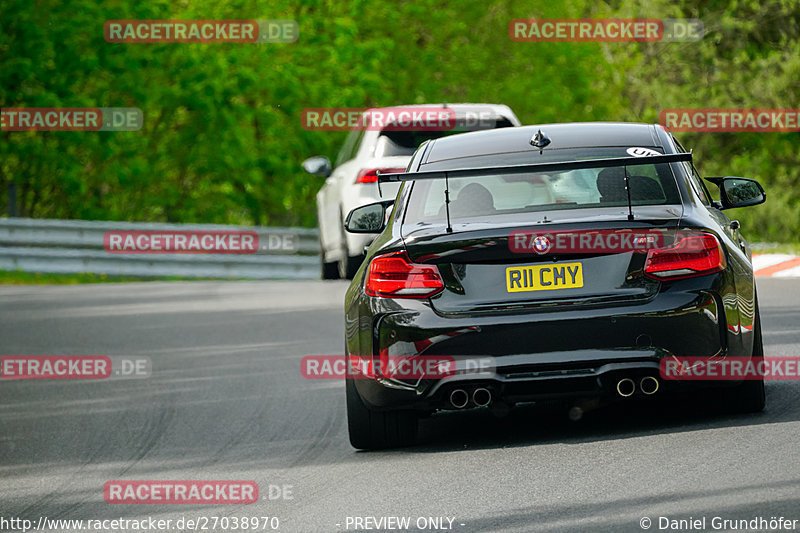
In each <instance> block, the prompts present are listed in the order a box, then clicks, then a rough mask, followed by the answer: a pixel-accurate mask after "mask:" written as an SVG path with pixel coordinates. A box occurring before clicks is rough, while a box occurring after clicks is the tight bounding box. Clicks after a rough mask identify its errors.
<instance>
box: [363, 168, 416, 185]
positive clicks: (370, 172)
mask: <svg viewBox="0 0 800 533" xmlns="http://www.w3.org/2000/svg"><path fill="white" fill-rule="evenodd" d="M405 171H406V169H404V168H365V169H363V170H361V171H360V172H359V173H358V176H357V177H356V183H376V182H377V181H378V172H380V173H381V174H398V173H400V172H405Z"/></svg>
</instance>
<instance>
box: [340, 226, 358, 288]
mask: <svg viewBox="0 0 800 533" xmlns="http://www.w3.org/2000/svg"><path fill="white" fill-rule="evenodd" d="M363 260H364V256H363V255H361V254H359V255H356V256H353V257H351V256H350V250H348V249H347V236H346V235H345V233H344V226H342V257H341V259H339V277H340V278H342V279H353V278H354V277H355V275H356V272H358V267H360V266H361V262H362V261H363Z"/></svg>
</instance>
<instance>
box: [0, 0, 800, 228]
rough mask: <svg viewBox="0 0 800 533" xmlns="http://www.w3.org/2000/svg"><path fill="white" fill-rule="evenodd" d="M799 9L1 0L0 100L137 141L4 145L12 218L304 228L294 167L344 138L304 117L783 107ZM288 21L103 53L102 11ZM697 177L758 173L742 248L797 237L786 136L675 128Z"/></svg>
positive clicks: (773, 5) (303, 184)
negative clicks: (286, 27) (635, 37)
mask: <svg viewBox="0 0 800 533" xmlns="http://www.w3.org/2000/svg"><path fill="white" fill-rule="evenodd" d="M798 15H800V11H799V8H798V4H797V2H795V1H787V0H768V1H766V2H761V3H759V2H756V1H755V0H736V1H734V2H728V3H723V2H714V1H704V2H700V3H697V2H688V1H678V2H675V1H670V2H667V1H666V0H653V1H649V2H646V4H645V6H644V7H643V6H642V4H640V3H635V2H633V1H632V0H620V1H609V2H607V3H599V4H598V3H595V2H590V1H588V0H567V1H566V2H560V3H541V2H540V3H520V2H514V1H512V0H483V1H482V0H459V1H454V0H451V1H442V0H420V1H417V2H413V3H406V2H386V3H381V2H365V1H358V0H352V1H350V2H344V1H336V0H308V1H305V2H302V3H298V2H289V1H288V0H271V1H269V2H257V1H255V0H217V1H214V2H211V1H209V0H203V1H197V2H191V3H190V2H184V1H178V2H169V1H166V0H157V1H153V2H133V1H130V0H115V1H110V2H93V1H90V0H72V1H71V2H60V1H58V0H42V1H37V2H30V1H29V0H3V2H2V3H0V27H1V31H0V106H2V107H45V106H63V107H79V106H93V107H138V108H140V109H142V110H143V112H144V126H143V128H142V129H141V130H140V131H137V132H91V133H89V132H3V133H0V215H2V214H6V213H5V210H6V204H7V198H6V192H7V190H8V188H9V187H8V186H9V183H14V184H16V189H17V191H18V198H19V199H18V207H19V210H20V214H22V215H23V216H32V217H42V218H79V219H105V220H140V221H170V222H215V223H236V224H248V223H250V224H266V225H304V226H313V225H314V224H315V223H316V220H315V209H314V196H315V194H316V192H317V190H318V189H319V187H320V186H321V185H322V181H321V180H320V178H318V177H314V176H309V175H307V174H305V173H304V172H303V171H302V170H301V168H300V162H301V161H302V160H303V159H305V158H306V157H308V156H311V155H316V154H324V155H328V156H329V157H331V158H333V157H334V156H335V153H336V151H337V150H338V148H339V146H340V145H341V143H342V142H343V140H344V135H345V134H343V133H336V132H309V131H305V130H304V129H303V128H302V126H301V122H300V116H301V112H302V110H303V108H306V107H327V106H353V107H362V106H384V105H395V104H404V103H410V104H415V103H425V102H459V101H467V102H470V101H471V102H497V103H505V104H508V105H509V106H510V107H511V108H512V109H514V110H515V112H516V113H517V114H518V115H519V116H520V118H521V120H522V121H523V123H545V122H566V121H594V120H632V121H646V122H655V121H657V120H658V113H659V111H660V110H661V109H664V108H671V107H676V108H687V107H719V108H723V107H762V108H788V107H798V102H800V99H799V98H798V96H800V95H799V94H798V92H799V91H800V82H798V80H800V75H799V71H800V37H798V36H800V31H798V30H800V28H798V20H800V16H798ZM610 16H619V17H650V18H660V17H672V18H680V17H688V18H700V19H702V20H703V21H704V23H705V26H706V31H707V34H706V37H705V38H704V39H703V41H701V42H699V43H641V44H640V43H602V44H601V43H520V42H515V41H512V40H511V39H510V38H509V37H508V23H509V21H510V20H511V19H514V18H528V17H554V18H567V17H610ZM136 18H141V19H226V18H228V19H230V18H236V19H242V18H248V19H294V20H297V21H298V23H299V25H300V39H299V41H298V42H297V43H287V44H111V43H108V42H106V41H105V40H104V38H103V24H104V22H105V21H106V20H110V19H136ZM678 137H679V139H680V140H681V141H682V142H683V143H684V144H686V145H688V146H691V147H694V148H695V153H696V154H697V155H698V161H699V162H700V165H699V166H700V171H701V173H704V174H707V175H720V174H722V175H743V176H748V177H755V178H757V179H759V180H761V181H762V183H763V184H764V186H765V188H766V189H767V191H768V193H769V199H768V204H767V205H766V206H761V207H756V208H751V209H744V210H741V213H734V215H735V216H736V217H738V218H739V219H740V220H741V221H742V224H743V227H744V228H745V230H746V233H747V234H748V235H749V236H750V237H751V238H752V237H756V238H759V239H765V240H770V241H796V240H797V238H796V237H795V236H796V235H797V234H798V233H800V192H799V189H798V187H797V185H798V179H799V178H800V165H798V150H797V147H798V142H797V141H798V134H797V133H791V134H780V133H764V134H755V133H723V134H708V133H704V134H700V133H696V134H679V135H678Z"/></svg>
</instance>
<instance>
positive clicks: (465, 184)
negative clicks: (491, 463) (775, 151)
mask: <svg viewBox="0 0 800 533" xmlns="http://www.w3.org/2000/svg"><path fill="white" fill-rule="evenodd" d="M705 179H706V180H707V181H708V182H710V183H712V184H713V185H714V186H716V187H718V188H719V198H720V199H719V200H718V201H716V200H713V199H712V197H711V195H710V194H709V191H708V189H707V187H706V184H705V183H704V180H702V179H701V178H700V176H699V175H698V172H697V171H696V169H695V167H694V165H693V163H692V155H691V153H690V152H688V151H687V150H686V149H684V148H683V147H682V146H681V145H680V144H679V143H678V141H677V140H676V139H675V138H674V137H673V136H672V135H671V134H670V133H669V131H667V130H666V129H665V128H663V127H662V126H659V125H653V124H634V123H573V124H543V125H538V126H524V127H517V128H505V129H499V130H491V131H481V132H473V133H465V134H460V135H454V136H450V137H445V138H441V139H436V140H432V141H428V142H426V143H424V144H422V145H421V146H420V147H419V148H418V149H417V151H416V153H415V154H414V156H413V158H412V160H411V162H410V163H409V166H408V168H407V171H406V173H403V174H388V175H381V176H380V177H379V184H380V183H386V182H401V183H402V186H401V187H400V189H399V192H398V194H397V197H396V198H395V199H394V200H386V201H383V202H379V203H375V204H370V205H366V206H363V207H360V208H358V209H355V210H354V211H353V212H352V213H350V216H349V217H348V219H347V222H346V229H347V230H348V231H350V232H354V233H375V234H377V237H376V238H375V240H374V241H373V243H372V244H371V246H370V247H369V248H368V250H367V254H366V260H365V261H364V263H363V265H362V266H361V268H360V270H359V271H358V272H357V274H356V276H355V278H354V279H353V282H352V284H351V285H350V287H349V289H348V291H347V295H346V300H345V330H346V336H345V338H346V357H347V358H348V361H349V363H350V364H349V365H348V376H347V379H346V391H347V413H348V425H349V434H350V441H351V443H352V445H353V446H354V447H356V448H360V449H377V448H387V447H396V446H404V445H409V444H412V443H413V442H415V439H416V432H417V421H418V418H419V417H420V416H425V415H429V414H432V413H436V412H439V411H445V410H459V409H470V408H490V409H491V408H495V409H504V410H507V409H509V408H511V407H513V406H515V405H518V404H524V403H527V402H539V401H545V400H561V401H563V402H565V403H566V404H569V405H574V406H581V405H587V402H594V403H595V404H598V403H600V404H602V403H603V402H612V401H630V399H632V398H637V397H639V398H642V397H645V396H653V395H657V394H658V395H660V394H670V393H676V394H680V393H681V391H684V390H686V389H688V388H690V387H695V388H696V387H704V388H707V387H710V386H715V387H716V388H713V389H712V390H713V393H714V395H715V396H713V397H716V398H718V399H719V402H720V403H721V404H725V405H728V406H730V407H732V408H733V409H734V410H737V411H740V412H754V411H760V410H762V409H763V408H764V403H765V395H764V384H763V380H743V381H738V382H737V381H732V380H727V381H725V382H709V381H682V380H679V379H678V380H666V379H664V377H663V375H662V374H663V363H664V361H667V360H678V359H680V358H682V357H691V358H701V359H708V360H719V359H724V358H729V357H752V358H763V350H762V343H761V331H760V324H759V317H758V300H757V297H756V292H755V286H754V281H753V268H752V262H751V254H750V249H749V246H748V244H747V242H746V241H745V240H744V238H743V237H742V236H741V234H740V231H739V229H740V228H739V223H738V222H737V221H735V220H731V219H730V218H728V217H727V216H726V215H725V213H724V210H725V209H728V208H733V207H743V206H749V205H756V204H759V203H762V202H764V200H765V198H766V194H765V193H764V190H763V189H762V188H761V186H760V185H759V184H758V183H757V182H756V181H754V180H751V179H747V178H739V177H724V178H705ZM660 365H661V366H660Z"/></svg>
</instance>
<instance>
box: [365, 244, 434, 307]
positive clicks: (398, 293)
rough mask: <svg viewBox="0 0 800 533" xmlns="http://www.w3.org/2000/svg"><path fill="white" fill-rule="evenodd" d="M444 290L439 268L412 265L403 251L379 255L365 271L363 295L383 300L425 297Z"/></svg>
mask: <svg viewBox="0 0 800 533" xmlns="http://www.w3.org/2000/svg"><path fill="white" fill-rule="evenodd" d="M442 289H444V282H443V281H442V276H440V275H439V269H438V268H436V267H435V266H433V265H422V264H418V263H412V262H411V260H410V259H409V258H408V255H407V254H406V253H405V252H398V253H393V254H387V255H379V256H378V257H376V258H375V259H373V260H372V262H370V264H369V269H368V270H367V282H366V284H365V286H364V292H366V293H367V294H369V295H370V296H378V297H382V298H428V297H429V296H433V295H434V294H436V293H438V292H440V291H441V290H442Z"/></svg>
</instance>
